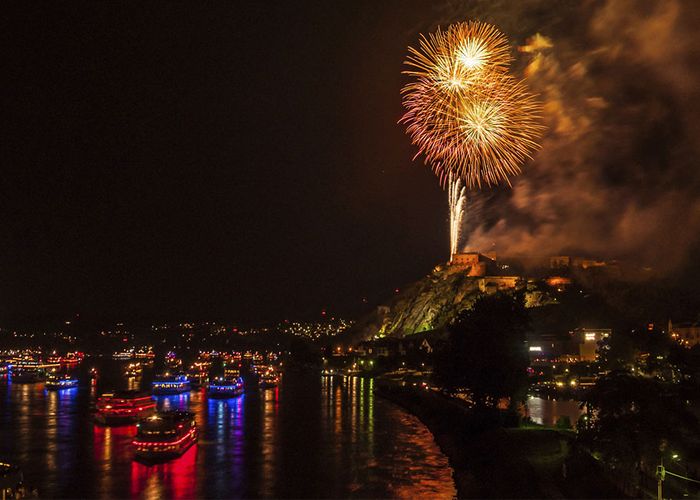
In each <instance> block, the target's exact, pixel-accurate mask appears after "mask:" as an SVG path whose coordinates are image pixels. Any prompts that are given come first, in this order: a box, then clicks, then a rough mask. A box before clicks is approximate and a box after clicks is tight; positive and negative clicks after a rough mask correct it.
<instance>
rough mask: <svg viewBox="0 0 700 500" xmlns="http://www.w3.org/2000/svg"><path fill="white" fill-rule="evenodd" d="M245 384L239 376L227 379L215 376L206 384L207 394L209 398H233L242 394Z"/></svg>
mask: <svg viewBox="0 0 700 500" xmlns="http://www.w3.org/2000/svg"><path fill="white" fill-rule="evenodd" d="M244 390H245V385H244V384H243V379H242V378H241V377H237V378H233V379H227V378H222V377H216V378H215V379H213V380H211V381H210V382H209V385H208V386H207V395H208V396H209V397H210V398H235V397H236V396H240V395H241V394H243V391H244Z"/></svg>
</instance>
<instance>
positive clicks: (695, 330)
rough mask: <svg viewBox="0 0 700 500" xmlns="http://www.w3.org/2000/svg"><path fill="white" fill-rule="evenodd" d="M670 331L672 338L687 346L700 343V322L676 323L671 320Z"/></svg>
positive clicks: (669, 323) (669, 322)
mask: <svg viewBox="0 0 700 500" xmlns="http://www.w3.org/2000/svg"><path fill="white" fill-rule="evenodd" d="M668 331H669V333H670V334H671V338H673V339H674V340H676V341H677V342H678V343H679V344H681V345H683V346H685V347H693V346H694V345H697V344H700V323H697V322H692V323H678V324H675V325H674V324H673V322H672V321H671V320H669V321H668Z"/></svg>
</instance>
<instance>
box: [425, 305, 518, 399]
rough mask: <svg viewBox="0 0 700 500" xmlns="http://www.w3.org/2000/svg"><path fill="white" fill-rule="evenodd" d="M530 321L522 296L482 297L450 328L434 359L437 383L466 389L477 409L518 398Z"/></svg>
mask: <svg viewBox="0 0 700 500" xmlns="http://www.w3.org/2000/svg"><path fill="white" fill-rule="evenodd" d="M529 325H530V320H529V316H528V312H527V310H526V309H525V305H524V300H523V296H522V294H520V293H516V294H506V293H499V294H494V295H486V296H483V297H481V298H480V299H478V300H477V301H476V302H475V303H474V306H473V308H472V309H469V310H465V311H463V312H462V313H460V315H459V316H458V317H457V319H456V320H455V322H454V323H453V324H452V325H451V326H450V328H449V338H448V340H447V341H446V342H445V343H444V344H443V345H442V346H440V348H439V350H438V352H437V355H436V359H435V380H436V382H437V383H438V384H439V385H441V386H442V387H444V388H445V389H447V390H448V391H458V390H468V391H469V393H470V394H471V398H472V400H473V402H474V403H475V404H476V405H477V406H480V407H484V406H493V405H495V404H497V403H498V400H499V399H500V398H510V399H511V401H512V402H517V401H520V400H521V399H522V398H523V396H524V394H525V391H526V389H527V373H526V370H527V366H528V356H527V351H526V338H525V335H526V332H527V330H528V328H529Z"/></svg>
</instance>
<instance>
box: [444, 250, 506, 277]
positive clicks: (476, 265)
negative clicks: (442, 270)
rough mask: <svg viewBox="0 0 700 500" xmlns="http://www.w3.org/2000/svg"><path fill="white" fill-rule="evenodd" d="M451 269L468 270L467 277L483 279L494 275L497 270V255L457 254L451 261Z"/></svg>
mask: <svg viewBox="0 0 700 500" xmlns="http://www.w3.org/2000/svg"><path fill="white" fill-rule="evenodd" d="M450 267H451V268H453V269H455V270H466V271H467V276H472V277H477V278H478V277H481V276H486V275H487V274H489V273H493V272H494V270H495V268H496V254H495V253H493V252H492V253H485V254H484V253H479V252H464V253H455V254H453V255H452V258H451V259H450Z"/></svg>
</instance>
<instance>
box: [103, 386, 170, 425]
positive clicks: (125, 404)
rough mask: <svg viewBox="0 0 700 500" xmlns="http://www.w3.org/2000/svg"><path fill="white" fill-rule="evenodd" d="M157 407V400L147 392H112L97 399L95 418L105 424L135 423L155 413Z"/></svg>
mask: <svg viewBox="0 0 700 500" xmlns="http://www.w3.org/2000/svg"><path fill="white" fill-rule="evenodd" d="M155 408H156V403H155V401H153V399H152V398H151V396H150V395H149V394H146V393H145V392H139V391H117V392H110V393H106V394H103V395H102V396H100V398H99V399H98V400H97V413H96V414H95V420H97V421H98V422H99V423H101V424H104V425H120V424H133V423H135V422H136V421H137V420H138V419H139V418H143V417H146V416H148V415H150V414H151V413H153V411H155Z"/></svg>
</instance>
